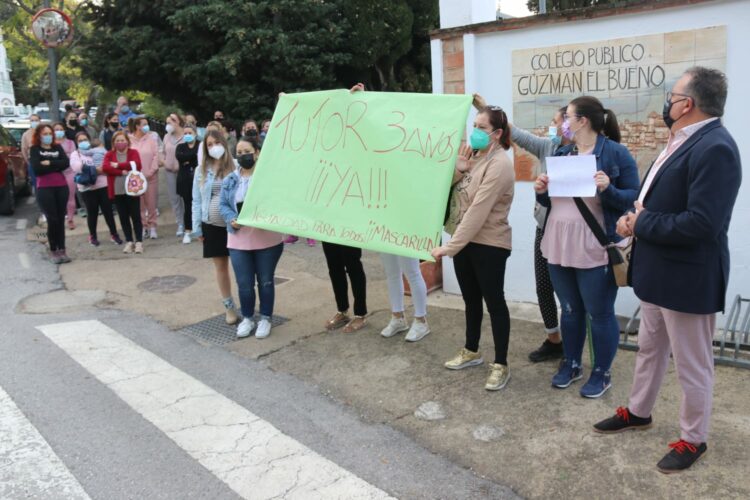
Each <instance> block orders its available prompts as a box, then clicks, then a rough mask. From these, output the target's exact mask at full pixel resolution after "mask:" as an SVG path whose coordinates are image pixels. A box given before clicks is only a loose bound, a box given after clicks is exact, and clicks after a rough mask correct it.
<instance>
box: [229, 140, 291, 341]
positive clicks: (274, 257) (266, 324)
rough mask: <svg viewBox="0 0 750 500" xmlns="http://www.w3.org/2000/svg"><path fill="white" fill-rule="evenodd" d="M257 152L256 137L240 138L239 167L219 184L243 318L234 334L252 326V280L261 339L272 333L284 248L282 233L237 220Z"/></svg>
mask: <svg viewBox="0 0 750 500" xmlns="http://www.w3.org/2000/svg"><path fill="white" fill-rule="evenodd" d="M259 152H260V145H259V144H258V142H257V140H256V139H253V138H251V137H242V138H241V139H240V140H239V142H238V143H237V161H238V162H239V164H240V168H239V169H237V171H235V172H232V173H231V174H229V175H228V176H227V178H226V179H224V181H223V182H222V184H221V201H220V203H219V208H220V210H221V216H222V217H223V218H224V220H225V221H226V223H227V231H228V232H229V234H228V235H227V247H228V248H229V257H230V259H231V261H232V267H233V268H234V276H235V278H236V279H237V291H238V293H239V296H240V308H241V310H242V318H243V319H242V321H241V322H240V324H239V325H238V326H237V337H239V338H244V337H247V336H249V335H250V332H252V331H253V328H255V322H254V321H253V316H254V315H255V283H256V281H257V283H258V299H259V302H260V321H258V328H257V329H256V331H255V338H257V339H264V338H266V337H268V335H270V333H271V318H272V316H273V304H274V298H275V285H274V273H275V272H276V264H278V262H279V259H280V258H281V253H282V252H283V251H284V244H283V243H282V238H283V236H282V235H281V234H279V233H275V232H273V231H266V230H264V229H258V228H254V227H247V226H241V225H240V224H239V223H238V222H237V217H238V216H239V213H240V210H242V204H243V202H244V201H245V195H246V194H247V189H248V187H250V183H251V182H252V180H253V172H254V171H255V161H256V159H257V157H258V153H259Z"/></svg>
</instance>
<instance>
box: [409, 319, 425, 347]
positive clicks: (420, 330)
mask: <svg viewBox="0 0 750 500" xmlns="http://www.w3.org/2000/svg"><path fill="white" fill-rule="evenodd" d="M428 333H430V325H428V324H427V322H426V321H425V322H424V323H422V322H421V321H417V320H416V319H415V320H414V322H413V323H412V324H411V328H409V333H407V334H406V339H405V340H407V341H409V342H416V341H418V340H422V339H423V338H425V336H426V335H427V334H428Z"/></svg>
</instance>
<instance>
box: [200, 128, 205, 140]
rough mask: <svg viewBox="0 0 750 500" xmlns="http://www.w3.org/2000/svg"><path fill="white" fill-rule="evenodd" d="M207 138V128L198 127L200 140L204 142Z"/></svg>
mask: <svg viewBox="0 0 750 500" xmlns="http://www.w3.org/2000/svg"><path fill="white" fill-rule="evenodd" d="M204 137H206V127H198V140H199V141H202V140H203V138H204Z"/></svg>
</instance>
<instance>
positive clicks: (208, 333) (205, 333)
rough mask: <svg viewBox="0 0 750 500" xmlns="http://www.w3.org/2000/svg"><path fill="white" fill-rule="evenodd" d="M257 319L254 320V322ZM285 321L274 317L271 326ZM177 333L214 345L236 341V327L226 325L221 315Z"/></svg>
mask: <svg viewBox="0 0 750 500" xmlns="http://www.w3.org/2000/svg"><path fill="white" fill-rule="evenodd" d="M258 319H259V318H257V317H256V318H255V320H256V322H257V320H258ZM287 321H289V318H285V317H283V316H275V315H274V316H273V318H271V325H272V326H274V327H277V326H279V325H283V324H284V323H286V322H287ZM179 331H180V332H181V333H185V334H187V335H190V336H192V337H196V338H199V339H201V340H205V341H207V342H211V343H212V344H215V345H226V344H229V343H230V342H234V341H236V340H237V325H227V322H226V321H224V315H223V314H220V315H218V316H214V317H213V318H209V319H207V320H204V321H201V322H199V323H195V324H192V325H189V326H186V327H185V328H183V329H182V330H179Z"/></svg>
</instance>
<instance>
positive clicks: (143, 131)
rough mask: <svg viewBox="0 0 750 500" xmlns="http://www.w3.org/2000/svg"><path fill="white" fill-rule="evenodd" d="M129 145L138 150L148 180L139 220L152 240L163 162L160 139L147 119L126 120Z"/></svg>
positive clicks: (155, 235) (155, 236) (154, 231)
mask: <svg viewBox="0 0 750 500" xmlns="http://www.w3.org/2000/svg"><path fill="white" fill-rule="evenodd" d="M128 131H129V132H130V134H129V136H128V137H129V139H130V147H131V148H133V149H135V150H136V151H138V155H139V156H140V157H141V165H142V166H143V170H142V172H143V175H145V176H146V180H147V181H148V188H147V189H146V192H145V193H144V195H143V196H142V197H141V222H142V224H143V232H144V235H145V233H146V231H148V233H149V237H150V238H151V239H153V240H155V239H156V238H157V234H156V205H157V201H158V199H159V165H160V163H162V162H163V160H162V158H161V154H162V153H161V151H160V149H161V148H160V144H159V143H160V142H161V141H160V139H159V136H158V135H156V132H151V130H150V128H149V126H148V120H147V119H146V117H144V116H137V117H135V118H131V119H130V120H128Z"/></svg>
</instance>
